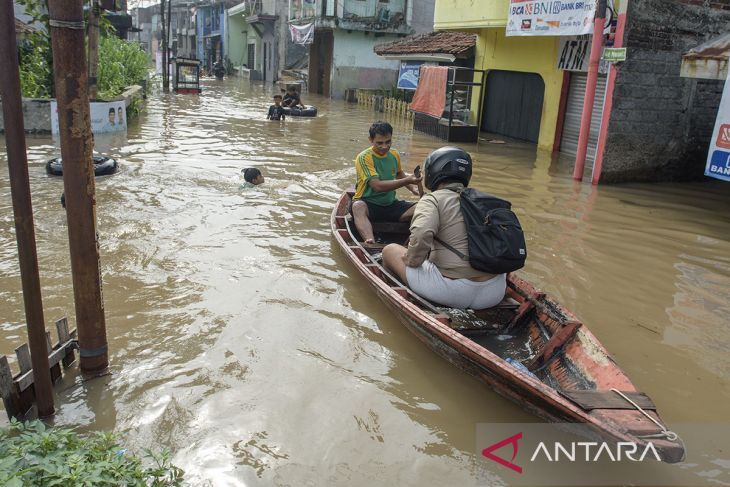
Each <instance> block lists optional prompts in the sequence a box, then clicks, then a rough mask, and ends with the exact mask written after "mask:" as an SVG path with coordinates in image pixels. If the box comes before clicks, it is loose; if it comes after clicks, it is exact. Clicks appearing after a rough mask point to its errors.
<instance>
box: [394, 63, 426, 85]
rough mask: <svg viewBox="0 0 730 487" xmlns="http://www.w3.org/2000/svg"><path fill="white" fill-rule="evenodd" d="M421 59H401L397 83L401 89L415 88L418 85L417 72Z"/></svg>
mask: <svg viewBox="0 0 730 487" xmlns="http://www.w3.org/2000/svg"><path fill="white" fill-rule="evenodd" d="M422 64H423V61H401V63H400V72H399V73H398V85H397V87H398V88H400V89H401V90H415V89H416V88H417V87H418V73H419V71H420V69H421V65H422Z"/></svg>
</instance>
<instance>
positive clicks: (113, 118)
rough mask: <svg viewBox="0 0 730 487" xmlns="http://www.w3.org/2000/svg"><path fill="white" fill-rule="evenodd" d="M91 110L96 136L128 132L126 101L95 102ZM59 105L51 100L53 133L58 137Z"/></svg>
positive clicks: (93, 129)
mask: <svg viewBox="0 0 730 487" xmlns="http://www.w3.org/2000/svg"><path fill="white" fill-rule="evenodd" d="M89 105H90V109H91V131H92V132H93V133H94V134H101V133H105V132H121V131H126V130H127V111H126V109H125V108H124V101H123V100H122V101H110V102H93V103H90V104H89ZM58 132H59V130H58V105H57V103H56V100H51V133H52V134H53V135H58Z"/></svg>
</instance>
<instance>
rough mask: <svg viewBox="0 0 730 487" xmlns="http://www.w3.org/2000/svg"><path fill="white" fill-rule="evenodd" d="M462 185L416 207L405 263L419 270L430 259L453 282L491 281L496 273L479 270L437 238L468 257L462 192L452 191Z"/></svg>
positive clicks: (446, 188) (425, 198) (445, 189)
mask: <svg viewBox="0 0 730 487" xmlns="http://www.w3.org/2000/svg"><path fill="white" fill-rule="evenodd" d="M463 187H464V186H463V185H462V184H461V183H449V184H447V185H446V186H444V187H443V188H442V189H438V190H436V191H434V192H433V193H430V194H426V195H424V196H423V198H421V200H420V201H419V202H418V204H417V205H416V211H415V213H414V214H413V220H411V237H410V240H409V242H408V254H407V260H406V264H407V265H408V266H409V267H418V266H420V265H421V264H423V261H425V260H426V259H427V258H428V259H429V260H430V261H431V262H433V263H434V264H435V265H436V267H438V269H439V270H440V271H441V274H443V275H444V276H446V277H449V278H451V279H475V278H491V277H494V274H489V273H486V272H482V271H478V270H476V269H474V268H473V267H471V266H470V265H469V261H468V260H462V259H461V258H460V257H459V256H458V255H456V254H455V253H453V252H452V251H451V250H449V249H447V248H446V247H444V246H443V245H441V243H440V242H437V241H436V240H435V239H434V236H438V238H440V239H441V240H443V241H444V242H446V243H447V244H449V245H451V246H452V247H454V248H455V249H456V250H458V251H459V252H461V253H462V254H464V255H466V256H467V257H468V256H469V244H468V241H467V237H466V225H465V224H464V217H463V216H462V214H461V205H460V204H459V193H457V192H456V191H452V190H451V189H449V188H453V189H461V188H463Z"/></svg>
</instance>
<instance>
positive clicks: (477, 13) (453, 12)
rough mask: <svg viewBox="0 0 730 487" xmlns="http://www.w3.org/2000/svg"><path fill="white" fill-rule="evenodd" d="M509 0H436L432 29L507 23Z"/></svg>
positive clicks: (495, 25) (481, 26)
mask: <svg viewBox="0 0 730 487" xmlns="http://www.w3.org/2000/svg"><path fill="white" fill-rule="evenodd" d="M508 9H509V0H436V6H435V9H434V19H433V22H434V30H449V29H479V28H484V27H504V26H506V25H507V12H508Z"/></svg>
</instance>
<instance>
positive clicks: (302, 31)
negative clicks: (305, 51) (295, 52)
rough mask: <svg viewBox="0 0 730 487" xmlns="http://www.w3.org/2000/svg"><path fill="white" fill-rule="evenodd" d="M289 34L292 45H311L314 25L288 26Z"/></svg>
mask: <svg viewBox="0 0 730 487" xmlns="http://www.w3.org/2000/svg"><path fill="white" fill-rule="evenodd" d="M289 33H290V34H291V40H292V42H293V43H294V44H301V45H307V44H311V43H313V42H314V23H311V24H306V25H294V24H289Z"/></svg>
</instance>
